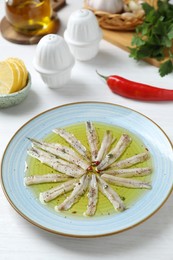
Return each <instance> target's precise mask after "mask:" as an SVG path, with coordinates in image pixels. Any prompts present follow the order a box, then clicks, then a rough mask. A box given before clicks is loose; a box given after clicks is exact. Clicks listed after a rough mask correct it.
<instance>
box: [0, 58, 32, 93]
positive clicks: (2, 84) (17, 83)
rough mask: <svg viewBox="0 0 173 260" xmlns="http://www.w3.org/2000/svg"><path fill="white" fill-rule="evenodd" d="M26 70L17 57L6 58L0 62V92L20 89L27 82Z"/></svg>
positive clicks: (11, 91)
mask: <svg viewBox="0 0 173 260" xmlns="http://www.w3.org/2000/svg"><path fill="white" fill-rule="evenodd" d="M27 79H28V71H27V69H26V66H25V64H24V62H23V61H22V60H21V59H19V58H8V59H6V60H4V61H1V62H0V94H10V93H13V92H16V91H19V90H21V89H22V88H24V87H25V86H26V84H27Z"/></svg>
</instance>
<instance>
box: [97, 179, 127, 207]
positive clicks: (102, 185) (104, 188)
mask: <svg viewBox="0 0 173 260" xmlns="http://www.w3.org/2000/svg"><path fill="white" fill-rule="evenodd" d="M97 179H98V181H99V189H100V191H101V192H102V193H103V195H105V196H106V197H107V199H108V200H109V201H110V202H111V203H112V205H113V207H114V208H115V209H116V210H118V211H124V210H125V205H124V203H123V201H122V200H121V198H120V197H119V195H118V194H117V192H116V191H115V190H113V189H112V188H111V187H110V186H109V184H108V183H107V182H106V181H104V180H103V179H102V178H101V177H99V176H97Z"/></svg>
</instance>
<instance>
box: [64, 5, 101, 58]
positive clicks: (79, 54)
mask: <svg viewBox="0 0 173 260" xmlns="http://www.w3.org/2000/svg"><path fill="white" fill-rule="evenodd" d="M64 39H65V40H66V42H67V43H68V45H69V48H70V50H71V52H72V54H73V56H74V57H75V59H77V60H81V61H86V60H90V59H92V58H94V57H95V56H96V55H97V53H98V51H99V43H100V40H101V39H102V31H101V29H100V27H99V25H98V22H97V19H96V17H95V15H94V14H93V12H91V11H90V10H87V9H80V10H77V11H75V12H74V13H72V14H71V16H70V17H69V20H68V23H67V29H66V30H65V32H64Z"/></svg>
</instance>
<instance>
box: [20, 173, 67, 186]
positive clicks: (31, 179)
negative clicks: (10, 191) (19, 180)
mask: <svg viewBox="0 0 173 260" xmlns="http://www.w3.org/2000/svg"><path fill="white" fill-rule="evenodd" d="M67 178H68V177H67V176H66V175H64V176H63V175H62V174H56V173H47V174H43V175H31V176H27V177H25V178H24V183H25V184H26V185H32V184H40V183H48V182H61V181H65V180H67Z"/></svg>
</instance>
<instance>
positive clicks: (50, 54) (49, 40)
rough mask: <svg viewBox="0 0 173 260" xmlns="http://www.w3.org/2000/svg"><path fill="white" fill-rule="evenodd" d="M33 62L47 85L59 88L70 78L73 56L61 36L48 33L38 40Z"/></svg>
mask: <svg viewBox="0 0 173 260" xmlns="http://www.w3.org/2000/svg"><path fill="white" fill-rule="evenodd" d="M33 64H34V68H35V70H36V71H37V72H39V73H40V75H41V78H42V80H43V81H44V83H45V84H46V85H48V87H50V88H59V87H62V86H63V85H65V84H66V83H67V82H68V81H69V80H70V78H71V70H72V68H73V66H74V57H73V55H72V54H71V52H70V50H69V47H68V45H67V43H66V42H65V40H64V38H63V37H61V36H58V35H56V34H48V35H46V36H44V37H43V38H42V39H41V40H40V41H39V43H38V45H37V48H36V55H35V58H34V62H33Z"/></svg>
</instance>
